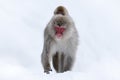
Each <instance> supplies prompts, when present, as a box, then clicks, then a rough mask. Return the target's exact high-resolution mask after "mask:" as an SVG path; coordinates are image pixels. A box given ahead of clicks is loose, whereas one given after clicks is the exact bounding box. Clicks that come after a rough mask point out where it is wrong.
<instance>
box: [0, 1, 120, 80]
mask: <svg viewBox="0 0 120 80" xmlns="http://www.w3.org/2000/svg"><path fill="white" fill-rule="evenodd" d="M119 4H120V1H119V0H0V80H120V5H119ZM59 5H63V6H65V7H66V8H67V9H68V11H69V13H70V15H71V16H72V18H73V19H74V21H75V24H76V27H77V29H78V32H79V36H80V38H79V43H80V44H79V47H78V51H77V57H76V58H77V59H76V63H75V65H74V67H73V70H72V71H69V72H65V73H59V74H58V73H56V72H55V71H54V70H53V72H51V74H49V75H47V74H44V73H43V68H42V66H41V63H40V55H41V52H42V48H43V30H44V28H45V26H46V24H47V23H48V21H49V20H50V19H51V17H52V15H53V11H54V9H55V8H56V7H57V6H59Z"/></svg>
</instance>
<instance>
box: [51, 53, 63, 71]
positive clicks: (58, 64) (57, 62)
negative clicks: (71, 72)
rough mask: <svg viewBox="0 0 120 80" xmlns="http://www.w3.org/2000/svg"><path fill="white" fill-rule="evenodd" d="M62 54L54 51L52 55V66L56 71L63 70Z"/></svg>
mask: <svg viewBox="0 0 120 80" xmlns="http://www.w3.org/2000/svg"><path fill="white" fill-rule="evenodd" d="M63 64H64V54H60V53H58V52H56V54H55V55H54V56H53V67H54V69H55V70H56V72H57V73H62V72H64V65H63Z"/></svg>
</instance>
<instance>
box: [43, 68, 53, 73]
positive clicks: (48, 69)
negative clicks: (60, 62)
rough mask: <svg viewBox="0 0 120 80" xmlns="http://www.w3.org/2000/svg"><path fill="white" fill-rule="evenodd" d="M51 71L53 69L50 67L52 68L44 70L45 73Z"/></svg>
mask: <svg viewBox="0 0 120 80" xmlns="http://www.w3.org/2000/svg"><path fill="white" fill-rule="evenodd" d="M50 71H52V69H51V68H50V69H48V70H44V73H46V74H50Z"/></svg>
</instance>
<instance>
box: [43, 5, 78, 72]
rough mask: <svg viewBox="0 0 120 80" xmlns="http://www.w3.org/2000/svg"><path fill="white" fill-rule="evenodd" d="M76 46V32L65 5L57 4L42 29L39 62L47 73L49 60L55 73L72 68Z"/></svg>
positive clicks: (49, 67) (49, 66)
mask: <svg viewBox="0 0 120 80" xmlns="http://www.w3.org/2000/svg"><path fill="white" fill-rule="evenodd" d="M77 46H78V32H77V29H76V27H75V24H74V22H73V20H72V18H71V16H70V15H69V13H68V11H67V10H66V8H65V7H63V6H59V7H57V8H56V9H55V11H54V15H53V17H52V19H51V20H50V22H49V23H48V24H47V26H46V28H45V30H44V46H43V52H42V55H41V62H42V65H43V68H44V72H45V73H47V74H49V73H50V71H52V69H51V65H50V62H51V61H52V64H53V67H54V69H55V71H56V72H57V73H62V72H65V71H70V70H71V69H72V66H73V63H74V60H75V55H76V50H77Z"/></svg>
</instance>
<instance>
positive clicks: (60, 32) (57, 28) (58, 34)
mask: <svg viewBox="0 0 120 80" xmlns="http://www.w3.org/2000/svg"><path fill="white" fill-rule="evenodd" d="M55 31H56V33H55V36H56V37H57V38H61V37H62V36H63V32H64V31H65V28H64V27H62V26H55Z"/></svg>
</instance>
